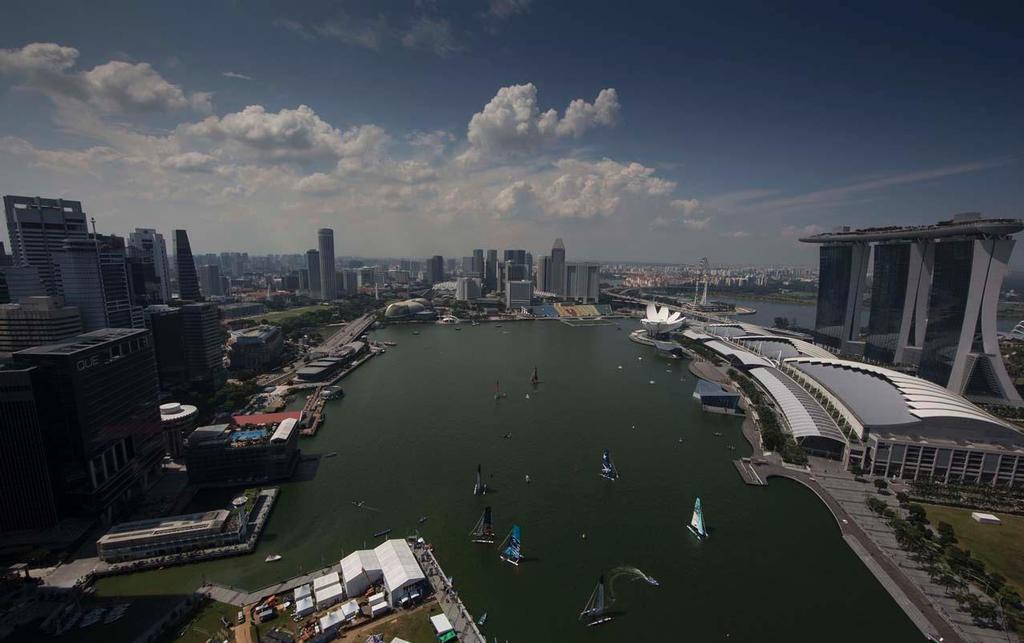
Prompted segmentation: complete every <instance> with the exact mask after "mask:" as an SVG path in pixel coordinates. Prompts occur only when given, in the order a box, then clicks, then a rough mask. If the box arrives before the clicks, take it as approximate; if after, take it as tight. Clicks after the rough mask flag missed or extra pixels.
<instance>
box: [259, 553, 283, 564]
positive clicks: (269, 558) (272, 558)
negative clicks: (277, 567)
mask: <svg viewBox="0 0 1024 643" xmlns="http://www.w3.org/2000/svg"><path fill="white" fill-rule="evenodd" d="M282 558H284V556H282V555H281V554H271V555H269V556H267V557H266V558H264V559H263V562H265V563H275V562H277V561H279V560H281V559H282Z"/></svg>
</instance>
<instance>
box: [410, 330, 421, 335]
mask: <svg viewBox="0 0 1024 643" xmlns="http://www.w3.org/2000/svg"><path fill="white" fill-rule="evenodd" d="M412 334H413V335H419V334H420V331H418V330H414V331H412Z"/></svg>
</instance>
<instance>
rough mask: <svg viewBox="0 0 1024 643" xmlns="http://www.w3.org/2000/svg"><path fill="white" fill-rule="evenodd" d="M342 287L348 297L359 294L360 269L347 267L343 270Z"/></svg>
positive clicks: (340, 282)
mask: <svg viewBox="0 0 1024 643" xmlns="http://www.w3.org/2000/svg"><path fill="white" fill-rule="evenodd" d="M338 283H339V284H341V289H342V291H344V293H345V296H346V297H354V296H356V295H358V294H359V271H358V270H353V269H351V268H346V269H344V270H342V271H341V281H339V282H338Z"/></svg>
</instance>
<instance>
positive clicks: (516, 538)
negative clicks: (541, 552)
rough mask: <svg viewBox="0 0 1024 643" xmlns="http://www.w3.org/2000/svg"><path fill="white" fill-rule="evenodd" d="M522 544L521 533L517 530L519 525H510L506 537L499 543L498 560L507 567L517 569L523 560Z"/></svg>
mask: <svg viewBox="0 0 1024 643" xmlns="http://www.w3.org/2000/svg"><path fill="white" fill-rule="evenodd" d="M522 542H523V540H522V532H521V530H520V529H519V525H512V529H511V531H509V532H508V536H505V540H503V541H502V543H501V548H502V549H501V555H500V556H498V558H500V559H501V560H503V561H505V562H506V563H508V564H509V565H515V566H516V567H519V562H520V561H521V560H522V559H523V545H522Z"/></svg>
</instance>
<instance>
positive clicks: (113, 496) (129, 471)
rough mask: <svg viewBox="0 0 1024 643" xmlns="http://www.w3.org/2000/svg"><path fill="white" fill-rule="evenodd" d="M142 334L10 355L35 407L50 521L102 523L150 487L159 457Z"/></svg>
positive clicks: (146, 339)
mask: <svg viewBox="0 0 1024 643" xmlns="http://www.w3.org/2000/svg"><path fill="white" fill-rule="evenodd" d="M151 339H152V338H151V336H150V333H149V331H148V330H144V329H127V328H107V329H104V330H98V331H93V332H91V333H86V334H84V335H79V336H78V337H75V338H74V339H72V340H70V341H67V342H62V343H60V344H48V345H46V346H39V347H36V348H30V349H27V350H23V351H20V352H17V353H15V354H14V364H15V366H16V367H20V368H28V367H33V366H34V367H36V368H37V370H38V373H39V380H38V382H39V386H38V388H36V399H37V400H45V404H37V409H38V412H39V422H40V426H41V428H42V435H43V441H44V444H45V450H46V454H47V460H48V462H49V470H50V472H51V474H52V478H51V479H52V483H53V489H54V495H55V496H56V498H57V507H58V514H61V515H84V516H101V517H102V518H103V520H104V521H105V522H107V523H109V522H110V521H111V519H112V518H113V516H114V515H115V514H117V513H118V512H119V511H120V510H121V509H122V508H124V507H126V506H127V505H129V504H130V503H131V502H132V500H133V499H135V498H137V497H138V496H139V495H140V494H141V493H142V492H143V491H144V490H145V489H146V488H147V487H148V486H149V484H150V477H151V476H152V475H153V474H154V473H155V471H156V470H157V469H158V468H159V463H160V458H161V457H162V455H163V442H162V439H161V434H160V412H159V410H158V404H159V400H158V396H157V393H158V387H157V375H156V360H155V359H154V356H153V346H152V341H151Z"/></svg>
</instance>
